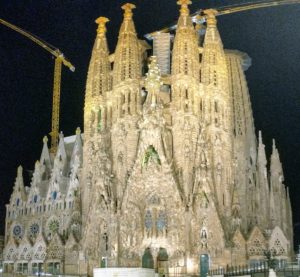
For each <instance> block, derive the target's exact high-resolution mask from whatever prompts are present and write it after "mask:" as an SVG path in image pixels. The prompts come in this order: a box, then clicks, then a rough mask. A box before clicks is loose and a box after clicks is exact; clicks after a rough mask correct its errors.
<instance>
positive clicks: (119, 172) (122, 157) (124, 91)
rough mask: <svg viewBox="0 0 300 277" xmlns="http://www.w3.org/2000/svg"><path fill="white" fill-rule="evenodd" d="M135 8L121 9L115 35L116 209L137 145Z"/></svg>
mask: <svg viewBox="0 0 300 277" xmlns="http://www.w3.org/2000/svg"><path fill="white" fill-rule="evenodd" d="M134 8H135V5H133V4H130V3H127V4H125V5H123V6H122V9H123V10H124V19H123V22H122V25H121V28H120V32H119V39H118V43H117V47H116V51H115V61H114V66H113V67H114V69H113V91H112V94H111V96H110V98H109V99H110V101H111V102H112V105H113V109H114V111H113V126H112V131H111V134H112V140H111V143H112V158H113V164H114V169H113V171H114V181H115V187H114V190H115V192H116V198H117V205H118V207H120V204H121V202H122V198H123V192H124V189H125V184H126V180H127V178H128V172H129V171H130V170H131V169H132V166H133V163H134V159H135V155H136V149H137V142H138V129H137V122H138V119H139V116H140V115H141V109H142V103H141V84H140V83H141V82H140V81H141V74H142V65H141V51H140V47H139V40H138V38H137V35H136V31H135V26H134V22H133V18H132V17H133V13H132V10H133V9H134Z"/></svg>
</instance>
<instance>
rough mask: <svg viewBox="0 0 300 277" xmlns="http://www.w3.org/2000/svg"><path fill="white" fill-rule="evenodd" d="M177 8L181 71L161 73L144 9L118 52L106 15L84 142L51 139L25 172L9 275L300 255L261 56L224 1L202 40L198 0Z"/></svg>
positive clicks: (91, 74)
mask: <svg viewBox="0 0 300 277" xmlns="http://www.w3.org/2000/svg"><path fill="white" fill-rule="evenodd" d="M178 3H179V5H180V6H181V9H180V17H179V20H178V25H177V32H176V35H175V39H174V43H173V48H172V64H171V68H172V70H171V72H169V73H168V72H167V71H168V68H169V66H163V68H164V73H165V74H164V75H163V76H161V73H160V65H159V63H158V61H157V60H156V58H155V57H152V58H150V59H148V57H147V51H146V50H147V49H148V46H147V45H146V43H145V42H144V41H141V40H138V38H137V35H136V32H135V26H134V23H133V19H132V17H133V13H132V10H133V8H134V5H133V4H125V5H124V6H123V7H122V8H123V9H124V20H123V23H122V25H121V29H120V34H119V40H118V44H117V47H116V51H115V53H114V55H109V51H108V47H107V41H106V26H105V25H106V23H107V22H108V19H107V18H104V17H100V18H99V19H97V21H96V22H97V23H98V24H99V27H98V30H97V37H96V41H95V45H94V48H93V51H92V57H91V61H90V66H89V71H88V76H87V84H86V97H85V108H84V131H85V134H84V145H83V146H82V137H81V134H80V131H79V130H78V131H77V133H76V136H75V137H73V138H72V139H70V138H66V139H64V138H63V136H61V139H60V144H59V147H58V152H57V154H56V156H55V157H51V156H50V155H49V151H48V148H47V141H46V140H45V141H44V148H43V152H42V155H41V159H40V161H39V162H37V163H36V166H35V170H34V175H33V179H32V185H31V187H30V188H24V184H23V179H22V170H21V168H20V169H19V170H18V176H17V179H16V184H15V188H14V192H13V194H12V197H11V201H10V204H9V205H7V218H6V237H5V241H6V246H5V251H4V263H5V265H6V269H7V270H8V269H9V268H11V267H15V270H17V269H19V265H20V269H21V271H23V272H24V268H25V269H26V270H28V271H32V272H37V271H43V270H46V271H51V272H53V273H56V272H57V271H63V272H65V273H70V274H71V273H73V274H74V273H84V272H88V273H90V274H91V273H92V269H93V268H94V267H99V265H100V264H101V261H105V265H108V266H109V267H141V266H143V267H145V268H155V269H156V271H158V272H161V273H168V272H171V273H172V272H186V271H187V272H196V271H199V261H200V256H201V257H207V255H208V257H209V259H210V265H211V267H212V268H213V267H219V266H223V267H225V266H226V265H228V264H230V265H240V264H245V263H246V262H247V261H248V262H250V263H257V262H259V260H263V259H264V251H265V250H267V249H269V250H271V251H272V252H273V253H276V255H277V258H278V259H282V260H286V259H289V257H290V256H291V253H292V245H293V241H292V237H293V233H292V232H293V229H292V219H291V206H290V199H289V195H288V192H287V191H286V188H285V186H284V184H283V172H282V166H281V163H280V159H279V154H278V151H277V149H276V146H275V143H274V145H273V153H272V156H271V166H270V170H268V169H267V159H266V155H265V150H264V144H263V142H262V136H261V133H259V140H258V142H257V139H256V136H255V131H254V125H253V117H252V111H251V104H250V99H249V92H248V89H247V84H246V80H245V75H244V69H245V68H243V65H244V64H246V63H247V61H248V62H249V57H248V56H247V55H246V54H244V53H241V52H238V51H232V50H224V48H223V45H222V41H221V38H220V35H219V32H218V29H217V26H216V24H217V22H216V18H215V12H214V11H213V10H207V11H206V16H207V27H206V34H205V37H204V41H203V43H201V44H200V43H199V41H202V40H199V37H198V34H197V32H196V30H197V29H199V28H198V27H197V26H196V28H195V26H194V24H193V22H192V20H191V18H190V16H189V9H188V4H190V1H187V0H181V1H179V2H178ZM200 29H203V28H200ZM165 39H166V36H164V40H165ZM156 52H157V49H156ZM157 54H158V55H160V53H159V52H158V53H157ZM159 61H169V59H159ZM146 67H148V70H145V68H146ZM144 71H147V73H145V72H144ZM102 264H103V265H104V263H102Z"/></svg>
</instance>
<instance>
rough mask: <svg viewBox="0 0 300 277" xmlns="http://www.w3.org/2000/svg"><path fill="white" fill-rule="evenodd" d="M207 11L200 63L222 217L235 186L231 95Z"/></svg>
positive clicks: (206, 126) (214, 24)
mask: <svg viewBox="0 0 300 277" xmlns="http://www.w3.org/2000/svg"><path fill="white" fill-rule="evenodd" d="M205 14H206V17H207V29H206V34H205V38H204V43H203V53H202V62H201V82H202V83H203V91H204V97H205V105H204V109H205V112H204V120H203V126H204V132H205V133H206V136H207V138H208V139H207V140H208V149H209V154H208V159H209V163H210V167H211V169H212V183H213V189H214V192H215V196H216V201H217V202H216V205H217V207H218V211H219V213H220V214H221V215H222V216H223V217H229V216H230V215H231V205H232V203H231V201H232V195H233V186H234V177H233V176H234V171H233V170H234V169H233V164H234V163H233V162H234V160H233V125H232V95H231V94H230V91H229V88H228V71H227V64H226V57H225V52H224V49H223V44H222V41H221V38H220V34H219V31H218V29H217V20H216V17H215V16H216V11H215V10H206V11H205ZM225 160H226V163H224V162H223V161H225Z"/></svg>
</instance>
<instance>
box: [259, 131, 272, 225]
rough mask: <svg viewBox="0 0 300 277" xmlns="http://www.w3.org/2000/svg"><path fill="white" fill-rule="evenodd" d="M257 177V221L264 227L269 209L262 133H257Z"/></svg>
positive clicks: (266, 223)
mask: <svg viewBox="0 0 300 277" xmlns="http://www.w3.org/2000/svg"><path fill="white" fill-rule="evenodd" d="M256 167H257V178H256V180H257V181H256V203H257V205H258V212H259V213H260V215H261V216H258V220H259V223H261V224H262V226H263V227H264V228H267V225H268V210H269V204H268V200H269V183H268V176H267V158H266V152H265V145H264V144H263V140H262V133H261V131H259V134H258V150H257V166H256Z"/></svg>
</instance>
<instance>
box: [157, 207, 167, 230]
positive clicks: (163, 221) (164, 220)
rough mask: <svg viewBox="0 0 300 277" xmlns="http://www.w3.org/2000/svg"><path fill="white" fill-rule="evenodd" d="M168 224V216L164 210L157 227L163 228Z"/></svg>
mask: <svg viewBox="0 0 300 277" xmlns="http://www.w3.org/2000/svg"><path fill="white" fill-rule="evenodd" d="M166 226H167V217H166V213H165V212H164V211H160V212H159V215H158V219H157V223H156V227H157V229H158V230H160V231H161V230H163V229H164V228H165V227H166Z"/></svg>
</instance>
